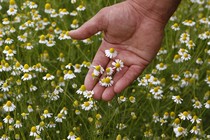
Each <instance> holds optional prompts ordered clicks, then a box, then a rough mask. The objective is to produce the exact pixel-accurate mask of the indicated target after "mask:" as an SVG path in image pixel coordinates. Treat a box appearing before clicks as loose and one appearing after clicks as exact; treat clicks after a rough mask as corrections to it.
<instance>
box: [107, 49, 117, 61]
mask: <svg viewBox="0 0 210 140" xmlns="http://www.w3.org/2000/svg"><path fill="white" fill-rule="evenodd" d="M105 55H106V56H107V57H108V58H110V59H112V58H114V57H116V56H117V51H116V50H115V49H114V48H110V49H109V50H105Z"/></svg>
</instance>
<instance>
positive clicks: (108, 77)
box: [99, 76, 114, 87]
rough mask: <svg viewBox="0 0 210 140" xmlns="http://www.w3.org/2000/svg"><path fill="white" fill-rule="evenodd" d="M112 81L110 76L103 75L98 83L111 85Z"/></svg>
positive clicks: (106, 85) (104, 85)
mask: <svg viewBox="0 0 210 140" xmlns="http://www.w3.org/2000/svg"><path fill="white" fill-rule="evenodd" d="M113 83H114V81H113V80H112V77H111V76H107V77H104V78H102V79H101V80H100V81H99V84H100V85H101V86H103V87H110V86H112V85H113Z"/></svg>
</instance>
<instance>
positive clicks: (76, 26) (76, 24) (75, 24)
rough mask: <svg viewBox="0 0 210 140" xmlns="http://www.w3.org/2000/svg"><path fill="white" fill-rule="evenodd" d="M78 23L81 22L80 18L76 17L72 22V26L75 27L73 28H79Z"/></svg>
mask: <svg viewBox="0 0 210 140" xmlns="http://www.w3.org/2000/svg"><path fill="white" fill-rule="evenodd" d="M78 23H79V22H78V20H77V19H74V20H73V21H72V23H71V28H73V29H76V28H78V27H79V24H78Z"/></svg>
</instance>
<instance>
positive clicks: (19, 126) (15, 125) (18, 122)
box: [14, 120, 23, 128]
mask: <svg viewBox="0 0 210 140" xmlns="http://www.w3.org/2000/svg"><path fill="white" fill-rule="evenodd" d="M22 126H23V125H22V123H21V121H19V120H16V122H15V124H14V127H15V128H21V127H22Z"/></svg>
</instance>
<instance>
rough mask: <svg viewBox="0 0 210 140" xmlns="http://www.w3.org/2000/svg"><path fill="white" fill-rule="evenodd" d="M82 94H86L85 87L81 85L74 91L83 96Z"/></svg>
mask: <svg viewBox="0 0 210 140" xmlns="http://www.w3.org/2000/svg"><path fill="white" fill-rule="evenodd" d="M84 92H86V87H85V85H81V86H80V88H79V89H78V90H77V91H76V93H77V94H85V93H84Z"/></svg>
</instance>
